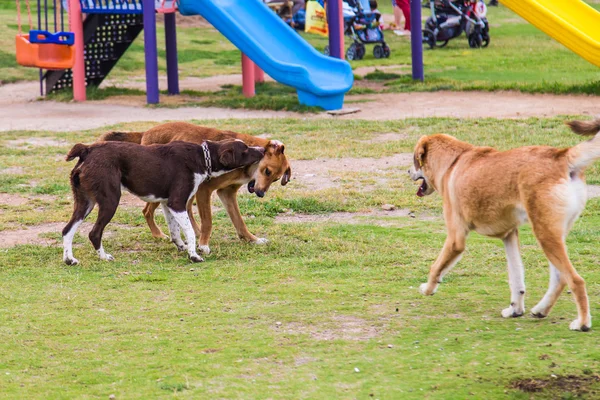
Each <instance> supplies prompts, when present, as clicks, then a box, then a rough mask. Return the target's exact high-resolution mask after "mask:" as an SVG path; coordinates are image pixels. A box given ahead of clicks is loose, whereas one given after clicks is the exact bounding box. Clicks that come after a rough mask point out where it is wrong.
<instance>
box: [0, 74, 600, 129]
mask: <svg viewBox="0 0 600 400" xmlns="http://www.w3.org/2000/svg"><path fill="white" fill-rule="evenodd" d="M239 78H240V77H239V76H237V75H232V76H231V77H229V76H228V77H218V78H217V79H215V80H214V81H213V82H211V78H206V79H202V78H193V79H191V80H190V82H189V83H190V86H192V87H195V88H196V89H199V90H217V89H218V88H219V87H220V85H223V84H227V83H231V82H233V81H238V79H239ZM186 84H187V81H186V80H183V82H182V84H181V86H182V87H185V85H186ZM38 91H39V89H38V84H37V83H36V82H24V83H16V84H11V85H4V86H0V131H6V130H62V131H69V130H70V131H72V130H81V129H92V128H98V127H102V126H106V125H110V124H115V123H122V122H135V121H156V122H162V121H167V120H189V119H199V120H202V119H227V118H343V119H368V120H391V119H403V118H422V117H457V118H483V117H493V118H526V117H549V116H555V115H565V114H571V115H575V114H576V115H581V114H584V115H585V114H589V115H594V114H595V113H597V112H598V110H600V97H597V96H575V95H567V96H557V95H531V94H524V93H517V92H493V93H489V92H434V93H394V94H375V95H357V96H348V97H347V100H348V101H349V103H347V105H346V106H347V107H350V108H356V107H357V108H360V110H361V111H360V112H358V113H356V114H350V115H344V116H335V117H333V116H330V115H328V114H326V113H320V114H298V113H293V112H282V111H255V110H232V109H223V108H207V107H181V108H149V107H144V106H140V105H137V106H136V105H131V104H109V101H110V100H108V101H101V102H97V101H90V102H86V103H59V102H50V101H40V102H35V103H34V104H30V102H32V101H35V100H36V98H37V96H38ZM353 102H356V103H353Z"/></svg>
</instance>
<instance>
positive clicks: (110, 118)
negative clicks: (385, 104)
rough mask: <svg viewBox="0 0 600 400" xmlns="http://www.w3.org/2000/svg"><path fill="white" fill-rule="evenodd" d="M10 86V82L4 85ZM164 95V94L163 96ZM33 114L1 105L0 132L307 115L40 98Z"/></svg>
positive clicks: (67, 129)
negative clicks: (62, 100) (143, 122)
mask: <svg viewBox="0 0 600 400" xmlns="http://www.w3.org/2000/svg"><path fill="white" fill-rule="evenodd" d="M7 86H11V85H7ZM162 97H166V96H162ZM35 112H36V117H35V118H31V112H30V109H29V108H28V107H25V106H23V104H9V105H6V106H3V107H0V131H8V130H37V131H62V132H65V131H79V130H82V129H94V128H101V127H104V126H106V125H107V124H111V125H112V124H119V123H124V122H136V121H154V122H163V121H186V120H190V119H199V120H206V119H231V118H243V119H247V118H306V115H304V114H299V113H294V112H287V111H258V110H243V109H236V110H233V109H226V108H216V107H181V108H166V107H165V108H153V107H145V106H144V107H141V106H128V105H114V104H103V103H100V102H96V101H87V102H85V103H60V102H54V101H41V102H38V103H36V104H35Z"/></svg>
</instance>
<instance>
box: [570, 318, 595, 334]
mask: <svg viewBox="0 0 600 400" xmlns="http://www.w3.org/2000/svg"><path fill="white" fill-rule="evenodd" d="M587 320H588V322H586V323H583V322H582V321H581V320H580V319H579V318H577V319H576V320H575V321H573V322H571V325H569V329H570V330H572V331H581V332H587V331H589V330H590V329H592V318H591V317H590V316H588V318H587Z"/></svg>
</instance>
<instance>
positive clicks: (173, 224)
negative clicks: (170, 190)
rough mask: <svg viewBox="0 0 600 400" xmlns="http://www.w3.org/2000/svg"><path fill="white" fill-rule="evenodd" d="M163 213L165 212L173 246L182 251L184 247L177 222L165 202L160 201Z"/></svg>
mask: <svg viewBox="0 0 600 400" xmlns="http://www.w3.org/2000/svg"><path fill="white" fill-rule="evenodd" d="M161 205H162V209H163V213H164V214H165V219H166V220H167V226H168V227H169V234H170V235H171V241H172V242H173V244H175V246H177V250H179V251H184V250H185V249H186V245H185V243H183V241H182V240H181V231H180V230H179V224H178V223H177V221H176V220H175V218H174V217H173V215H172V214H171V211H170V209H169V207H168V206H167V203H166V202H165V203H161Z"/></svg>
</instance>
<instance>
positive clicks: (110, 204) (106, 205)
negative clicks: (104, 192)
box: [89, 190, 121, 261]
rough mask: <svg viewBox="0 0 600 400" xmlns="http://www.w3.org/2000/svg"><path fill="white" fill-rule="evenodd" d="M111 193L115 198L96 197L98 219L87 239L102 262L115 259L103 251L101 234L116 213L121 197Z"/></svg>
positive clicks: (118, 193)
mask: <svg viewBox="0 0 600 400" xmlns="http://www.w3.org/2000/svg"><path fill="white" fill-rule="evenodd" d="M112 193H117V196H111V197H98V196H97V198H96V200H97V201H98V219H96V223H95V224H94V227H93V228H92V230H91V232H90V234H89V238H90V241H91V242H92V245H93V246H94V249H96V252H97V253H98V257H100V259H101V260H104V261H113V260H114V259H115V258H114V257H113V256H111V255H110V254H108V253H107V252H105V251H104V246H102V234H103V233H104V228H106V225H108V223H109V222H110V220H111V219H112V218H113V217H114V215H115V212H116V211H117V207H118V206H119V199H120V197H121V192H120V191H118V190H117V191H116V192H115V191H112Z"/></svg>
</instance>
